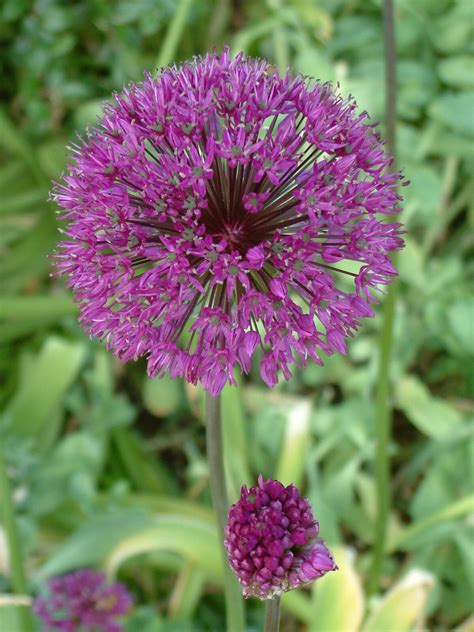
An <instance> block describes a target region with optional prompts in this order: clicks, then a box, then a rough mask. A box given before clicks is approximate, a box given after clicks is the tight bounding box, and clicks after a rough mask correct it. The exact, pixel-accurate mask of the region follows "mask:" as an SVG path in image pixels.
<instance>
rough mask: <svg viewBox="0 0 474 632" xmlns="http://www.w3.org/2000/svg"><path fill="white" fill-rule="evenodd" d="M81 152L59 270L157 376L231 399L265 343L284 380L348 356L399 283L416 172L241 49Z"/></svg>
mask: <svg viewBox="0 0 474 632" xmlns="http://www.w3.org/2000/svg"><path fill="white" fill-rule="evenodd" d="M72 152H73V160H72V161H71V164H70V166H69V172H68V173H67V174H66V175H64V177H63V180H62V182H61V183H60V184H57V185H56V188H55V191H54V194H53V199H54V200H55V201H56V202H57V203H58V204H59V205H60V206H61V207H62V209H63V212H62V217H63V218H65V219H67V220H68V221H69V224H68V228H67V230H66V231H65V232H66V237H65V239H64V241H62V242H61V243H60V245H59V250H58V252H57V253H56V265H57V270H58V272H59V273H61V274H65V275H68V276H69V286H70V287H72V289H73V291H74V295H75V299H76V300H77V301H78V302H79V304H80V310H81V315H80V320H81V323H82V325H83V326H84V327H85V328H86V329H87V330H88V331H89V333H90V334H91V335H93V336H97V337H99V338H101V339H105V340H106V342H107V345H108V347H109V348H111V349H113V350H114V351H115V353H116V354H117V355H118V356H119V358H120V359H121V360H122V361H127V360H131V359H136V358H138V357H141V356H145V357H146V358H147V359H148V373H149V375H150V376H156V375H163V374H165V373H169V374H170V375H171V376H172V377H175V376H182V377H184V378H185V379H186V380H188V381H189V382H192V383H193V384H196V383H197V382H200V383H201V384H202V385H203V387H204V388H205V389H207V390H209V391H210V392H211V393H212V394H213V395H216V394H218V393H219V392H220V391H221V389H222V388H223V386H224V384H225V383H226V382H229V383H232V384H233V383H235V381H234V369H235V368H236V367H237V366H238V367H240V369H241V371H243V372H244V373H247V372H248V371H249V370H250V366H251V360H252V356H253V355H254V354H255V352H256V350H257V349H260V350H261V358H262V359H261V364H260V374H261V376H262V378H263V380H264V381H265V382H266V383H267V384H268V385H269V386H274V385H275V384H276V383H277V381H278V377H277V371H278V369H281V371H282V373H283V375H284V377H285V378H286V379H288V378H289V377H290V376H291V372H290V365H291V364H292V363H294V362H297V363H299V364H300V365H301V366H305V365H306V362H307V359H308V358H312V359H313V360H314V361H315V362H317V363H321V359H320V355H319V352H320V351H323V352H324V353H326V354H332V353H334V352H335V351H339V352H341V353H344V352H345V349H346V346H345V338H346V337H347V336H351V335H353V333H354V332H355V330H356V329H357V328H358V327H359V325H360V320H361V318H362V317H366V316H372V315H373V312H372V308H371V303H373V302H374V301H375V299H374V297H373V292H374V291H375V290H377V289H378V288H379V286H381V285H384V284H387V283H389V282H390V280H391V279H392V277H393V276H394V275H395V274H396V271H395V269H394V267H393V265H392V263H391V262H390V259H389V256H388V253H389V251H393V250H398V249H399V248H401V247H402V245H403V241H402V239H401V237H400V234H401V230H400V226H401V225H400V224H399V223H386V222H385V221H383V219H381V216H383V215H389V214H396V212H397V211H399V210H400V207H399V202H400V200H401V197H400V196H399V195H398V194H397V192H396V187H397V186H398V185H400V184H401V183H402V176H401V175H400V173H390V172H389V171H387V166H388V165H389V164H390V160H391V159H390V157H389V156H387V155H386V154H385V153H384V150H383V146H382V143H381V141H380V138H379V135H378V133H377V132H376V131H375V130H374V125H373V124H370V123H369V121H368V117H367V114H366V113H363V114H357V113H356V104H355V103H354V101H352V100H348V101H346V100H344V99H342V98H341V97H340V96H338V95H337V94H335V93H334V92H333V91H332V89H331V87H330V85H328V84H321V83H318V82H316V83H314V84H312V83H311V81H310V80H309V79H308V78H306V77H302V76H296V77H294V76H292V75H291V74H290V73H287V74H286V75H285V76H284V77H280V76H278V74H276V72H275V71H274V68H273V67H272V66H270V65H269V64H268V63H267V62H265V61H261V60H254V59H249V58H247V57H245V56H244V55H242V54H241V55H238V56H237V57H236V58H235V59H231V58H230V55H229V51H228V50H227V49H226V50H224V52H223V53H222V54H220V55H218V54H209V55H207V56H205V57H197V58H195V59H194V60H193V61H190V62H188V63H185V64H183V65H182V66H179V67H173V68H170V69H165V70H163V71H162V72H161V74H160V76H159V77H158V78H154V77H152V76H151V75H147V76H146V78H145V80H144V81H143V82H142V83H140V84H136V85H134V84H132V85H130V86H129V87H128V89H126V90H124V92H123V93H121V94H116V95H115V101H114V102H113V103H109V104H107V105H106V106H105V110H104V114H103V117H102V118H101V120H100V122H99V124H98V126H97V127H96V128H95V129H91V130H89V131H88V133H87V138H86V139H84V140H82V141H81V142H80V143H79V144H78V145H75V146H73V148H72ZM183 333H184V334H185V335H184V336H182V334H183ZM183 339H185V343H183V342H182V341H183Z"/></svg>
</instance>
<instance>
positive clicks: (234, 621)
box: [206, 393, 245, 632]
mask: <svg viewBox="0 0 474 632" xmlns="http://www.w3.org/2000/svg"><path fill="white" fill-rule="evenodd" d="M220 407H221V402H220V397H212V395H209V394H208V393H207V394H206V417H207V428H206V442H207V459H208V462H209V472H210V485H211V495H212V502H213V505H214V510H215V512H216V516H217V526H218V533H219V541H220V547H221V553H222V562H223V564H224V592H225V603H226V617H227V632H243V631H244V630H245V622H244V603H243V598H242V589H241V588H240V586H239V584H238V582H237V580H236V578H235V577H234V575H233V574H232V571H231V569H230V566H229V564H228V562H227V554H226V551H225V548H224V529H225V525H226V522H227V513H228V510H229V503H228V500H227V489H226V483H225V473H224V453H223V447H222V446H223V444H222V423H221V408H220Z"/></svg>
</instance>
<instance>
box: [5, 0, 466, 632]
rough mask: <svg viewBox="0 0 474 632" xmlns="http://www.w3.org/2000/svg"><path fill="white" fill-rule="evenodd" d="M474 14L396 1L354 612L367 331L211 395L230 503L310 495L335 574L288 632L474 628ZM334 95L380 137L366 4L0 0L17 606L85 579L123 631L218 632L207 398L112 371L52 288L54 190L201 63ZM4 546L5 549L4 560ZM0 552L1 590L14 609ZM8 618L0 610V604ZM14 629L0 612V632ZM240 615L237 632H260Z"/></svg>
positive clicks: (299, 604) (292, 614) (299, 610)
mask: <svg viewBox="0 0 474 632" xmlns="http://www.w3.org/2000/svg"><path fill="white" fill-rule="evenodd" d="M473 11H474V10H473V5H472V2H471V0H417V2H412V1H411V0H398V1H397V2H396V17H397V41H398V75H399V79H398V94H399V102H398V114H399V120H398V129H397V132H398V161H399V164H400V165H401V166H403V167H404V170H405V173H406V176H407V178H408V179H409V180H411V186H410V187H407V188H406V189H405V190H404V191H405V192H406V201H405V211H404V222H405V223H406V224H407V229H408V235H407V246H406V248H405V250H404V251H403V252H402V253H401V256H400V259H399V268H400V285H399V290H398V301H397V307H396V322H395V333H394V357H393V362H392V366H391V380H392V385H393V397H392V399H391V402H390V404H391V406H392V407H393V411H394V436H393V440H392V442H391V444H390V454H391V459H392V469H391V488H392V493H393V499H394V501H393V507H392V510H391V514H390V521H389V537H388V543H387V550H386V557H385V561H384V565H383V573H382V586H383V592H382V594H381V595H378V596H376V597H368V596H367V594H366V593H367V591H366V588H365V587H366V586H367V580H368V577H369V568H370V561H371V547H372V543H373V533H374V518H375V516H376V501H375V498H376V497H375V488H374V477H373V450H374V428H375V424H376V423H377V419H376V415H375V412H374V410H375V407H374V388H375V383H376V379H377V357H378V332H379V330H380V327H381V323H382V313H381V310H380V313H379V316H378V318H377V319H375V320H373V321H371V322H367V323H366V324H365V325H364V327H363V330H362V331H361V333H360V335H359V336H358V337H356V338H355V339H354V340H353V342H352V344H351V345H350V347H349V353H348V356H347V357H346V358H344V357H332V358H330V359H328V360H327V362H326V364H325V366H324V367H316V366H310V367H309V368H308V369H307V370H306V371H297V372H296V375H295V378H294V379H293V380H292V381H291V382H290V383H288V384H283V385H281V386H280V387H278V388H277V389H276V390H275V391H272V392H270V391H269V390H268V389H266V388H265V387H264V385H262V383H261V381H260V379H259V377H258V372H255V373H252V375H251V376H250V379H248V380H245V381H244V382H242V383H241V384H240V387H239V389H227V390H225V392H224V396H223V399H224V417H225V422H226V436H225V440H226V444H227V445H228V446H232V449H231V450H229V452H228V462H227V466H228V472H229V480H230V491H231V496H232V499H235V497H236V495H237V493H238V488H239V486H240V484H241V483H242V482H244V481H245V482H251V481H254V480H255V478H256V476H257V475H258V473H260V472H262V473H263V475H264V476H272V477H278V478H280V479H282V480H283V481H284V482H286V483H289V482H295V483H296V484H299V485H301V486H302V488H303V490H304V492H305V494H306V495H307V496H308V497H309V498H310V500H311V502H312V503H313V507H314V511H315V514H316V516H317V517H318V518H319V520H320V523H321V531H322V535H323V536H324V537H325V538H326V540H327V541H328V543H329V544H330V545H331V546H333V547H335V550H336V559H337V561H338V563H339V566H340V567H341V570H340V571H339V572H338V573H334V574H333V575H332V576H330V577H327V578H325V579H324V580H322V581H321V583H319V584H318V583H316V584H315V586H314V589H313V590H312V591H299V592H296V591H295V592H293V593H291V594H289V595H287V596H286V600H284V602H283V605H284V608H285V610H284V621H283V629H284V630H286V631H296V630H304V629H306V630H308V631H309V632H329V631H331V632H332V631H342V632H346V631H347V632H356V631H359V630H364V631H365V632H368V631H369V630H370V631H372V632H381V631H382V630H395V631H396V632H402V631H403V630H413V629H417V630H421V629H429V630H452V629H458V630H464V631H465V632H466V631H467V630H473V629H474V621H473V620H472V619H470V620H469V616H470V613H471V609H472V603H473V601H472V599H473V593H474V559H473V558H474V546H473V533H472V528H473V522H474V520H473V515H474V502H473V496H472V482H473V471H472V470H473V465H474V440H473V423H472V422H473V411H474V404H473V400H472V395H473V390H474V377H473V372H472V357H473V355H474V335H473V312H474V299H473V297H472V293H471V294H470V293H469V290H470V288H469V276H470V275H471V277H472V272H473V260H472V257H471V258H470V255H472V250H473V232H472V228H473V223H474V204H473V198H474V195H473V194H474V181H473V176H472V173H473V162H474V156H473V151H472V147H473V144H472V141H473V136H474V57H473V48H474V44H473V42H474V39H473V30H474V28H473V25H474V15H473ZM223 43H229V44H230V45H231V47H232V50H233V52H236V51H238V50H241V49H242V50H245V51H246V52H248V53H249V54H251V55H259V56H265V57H267V58H268V59H270V60H271V61H273V62H275V63H277V64H278V65H279V66H280V67H284V66H286V65H287V64H288V63H290V64H291V65H292V67H293V68H294V69H295V70H298V71H301V72H303V73H304V74H309V75H312V76H314V77H317V78H320V79H322V80H331V81H334V82H339V84H340V90H341V92H342V93H343V94H344V95H348V94H353V95H355V97H356V98H357V101H358V103H359V105H360V107H361V109H367V110H368V111H369V112H370V114H371V115H372V116H373V117H374V118H375V119H382V120H383V117H384V82H383V36H382V22H381V1H380V0H364V1H361V0H319V1H316V0H268V2H265V1H264V0H258V1H255V0H222V1H220V2H212V1H211V0H195V1H194V2H191V1H190V0H180V2H179V3H177V2H175V0H110V1H107V0H77V1H71V2H69V1H64V0H63V1H60V0H3V1H2V3H1V4H0V70H1V76H2V82H1V85H0V95H1V99H2V102H3V105H2V106H1V109H0V261H1V264H0V292H1V299H0V325H1V326H0V354H1V355H0V372H1V382H0V383H1V386H0V405H1V407H2V409H3V411H4V412H3V414H2V417H1V424H0V435H1V439H2V442H3V445H4V449H5V452H6V456H7V459H8V465H9V474H10V475H11V478H12V482H13V486H14V501H15V506H16V509H17V515H18V520H19V527H20V529H21V534H22V541H23V545H24V549H25V552H26V557H27V574H28V580H29V584H30V588H31V591H32V592H33V593H35V592H36V591H37V590H38V589H40V587H41V585H42V584H43V582H44V579H45V578H46V577H48V576H50V575H53V574H59V573H63V572H65V571H68V570H71V569H74V568H77V567H81V566H87V565H91V566H97V567H99V568H103V569H106V570H107V571H108V572H109V573H111V574H118V576H119V578H120V579H121V580H122V581H124V582H125V583H126V584H127V586H128V587H129V589H130V590H131V591H132V592H133V593H134V595H135V599H136V604H137V605H136V608H135V609H134V612H133V613H132V614H131V616H130V617H129V621H128V623H127V626H128V627H127V630H129V631H130V632H133V631H135V630H140V631H141V632H159V631H161V630H167V631H168V630H169V631H180V632H181V631H182V632H191V631H201V630H202V631H212V632H217V631H221V630H223V629H224V623H223V622H224V615H223V599H222V595H221V591H220V581H221V574H220V573H221V570H220V564H219V557H218V556H219V550H218V548H217V539H216V534H215V531H214V529H213V521H212V520H213V519H212V513H211V511H210V500H209V491H208V471H207V463H206V458H205V445H204V426H203V419H202V392H201V391H200V390H199V389H195V388H190V387H189V386H187V385H185V384H183V383H182V382H180V381H178V380H176V381H173V382H170V381H168V380H163V381H158V380H151V381H150V380H149V379H147V377H146V373H145V368H144V365H143V363H140V362H138V363H136V364H130V365H128V366H121V365H119V364H118V363H117V362H116V361H115V360H114V359H113V358H112V357H111V355H109V354H107V353H106V352H105V350H104V347H103V346H102V345H99V344H97V343H96V342H94V341H91V340H89V339H88V337H87V336H86V335H85V334H84V333H82V332H81V330H80V329H79V327H78V325H77V323H76V309H75V306H74V304H73V303H72V301H71V296H70V294H69V293H68V292H67V291H66V289H65V287H64V284H63V282H61V281H57V280H54V279H51V278H50V276H49V273H50V261H49V260H48V253H50V251H51V249H52V248H53V247H54V243H55V242H56V240H57V239H58V232H57V222H56V220H55V216H54V206H53V205H52V204H50V203H48V202H47V198H48V191H49V189H50V187H51V185H50V181H51V180H52V179H57V178H58V177H59V176H60V174H61V171H62V169H63V168H64V164H65V156H66V150H65V146H66V144H67V143H68V142H71V140H73V139H74V135H75V130H78V131H79V132H82V131H83V130H84V129H85V127H86V126H87V125H88V124H91V123H94V121H95V120H96V115H97V113H98V112H99V110H100V103H101V101H102V100H104V99H106V98H108V97H109V96H110V93H111V92H112V91H114V90H120V88H121V86H122V85H123V84H126V83H127V82H129V81H139V80H140V79H141V78H142V76H143V71H144V69H146V68H148V69H151V70H153V69H154V68H156V67H157V66H159V65H163V64H168V63H171V62H175V61H176V62H178V61H181V60H184V59H186V58H189V57H190V56H192V55H194V54H196V53H202V52H205V51H207V50H209V49H210V48H212V47H213V45H214V44H215V45H217V46H221V45H222V44H223ZM2 543H3V544H2ZM8 589H9V579H8V565H7V558H6V552H5V545H4V538H3V537H2V532H1V531H0V593H2V592H3V593H5V592H8ZM0 606H1V604H0ZM14 617H15V611H14V609H12V608H11V607H9V608H6V607H0V628H1V629H2V630H4V631H5V632H13V630H14ZM261 621H262V609H261V606H260V604H259V603H256V602H253V601H250V602H249V625H250V626H251V627H250V628H249V629H252V630H256V629H258V626H259V625H261Z"/></svg>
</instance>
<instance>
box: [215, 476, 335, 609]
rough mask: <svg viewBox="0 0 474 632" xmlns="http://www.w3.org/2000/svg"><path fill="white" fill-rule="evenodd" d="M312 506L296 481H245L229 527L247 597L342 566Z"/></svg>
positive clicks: (228, 543)
mask: <svg viewBox="0 0 474 632" xmlns="http://www.w3.org/2000/svg"><path fill="white" fill-rule="evenodd" d="M318 533H319V525H318V523H317V522H316V520H315V519H314V518H313V514H312V511H311V506H310V504H309V502H308V501H307V500H306V498H302V497H301V496H300V493H299V491H298V489H297V488H296V487H295V486H294V485H288V486H287V487H284V485H282V483H280V482H279V481H275V480H267V481H264V480H263V478H262V476H260V477H259V479H258V485H257V486H255V487H251V488H250V490H248V489H247V487H246V486H245V485H244V486H243V487H242V491H241V493H240V500H239V501H238V502H237V503H235V504H234V505H232V507H231V508H230V510H229V517H228V521H227V526H226V529H225V547H226V549H227V554H228V558H229V564H230V566H231V568H232V570H233V571H234V573H235V574H236V576H237V579H238V580H239V582H240V583H241V585H242V590H243V594H244V595H245V596H246V597H249V596H254V597H258V598H260V599H271V598H272V597H274V596H276V595H281V594H282V593H284V592H287V591H288V590H292V589H293V588H298V587H299V586H304V585H306V584H309V583H311V582H313V581H314V580H315V579H317V578H318V577H322V576H323V575H325V574H326V573H327V572H328V571H333V570H336V569H337V566H336V564H335V563H334V560H333V559H332V556H331V553H330V552H329V550H328V548H327V547H326V545H325V544H324V542H323V541H322V540H321V539H320V538H318Z"/></svg>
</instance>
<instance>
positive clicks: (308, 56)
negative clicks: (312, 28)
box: [292, 47, 335, 81]
mask: <svg viewBox="0 0 474 632" xmlns="http://www.w3.org/2000/svg"><path fill="white" fill-rule="evenodd" d="M292 66H293V67H294V68H295V69H296V70H299V71H300V72H301V73H302V74H303V75H307V76H309V77H316V78H317V79H319V80H320V81H334V79H335V69H334V65H333V63H332V61H331V60H330V59H329V57H328V56H327V55H326V54H325V53H324V52H323V51H322V50H320V49H319V48H309V47H308V48H307V47H305V48H304V49H303V50H302V51H301V52H300V53H299V54H298V55H297V56H296V57H295V59H294V60H293V64H292Z"/></svg>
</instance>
